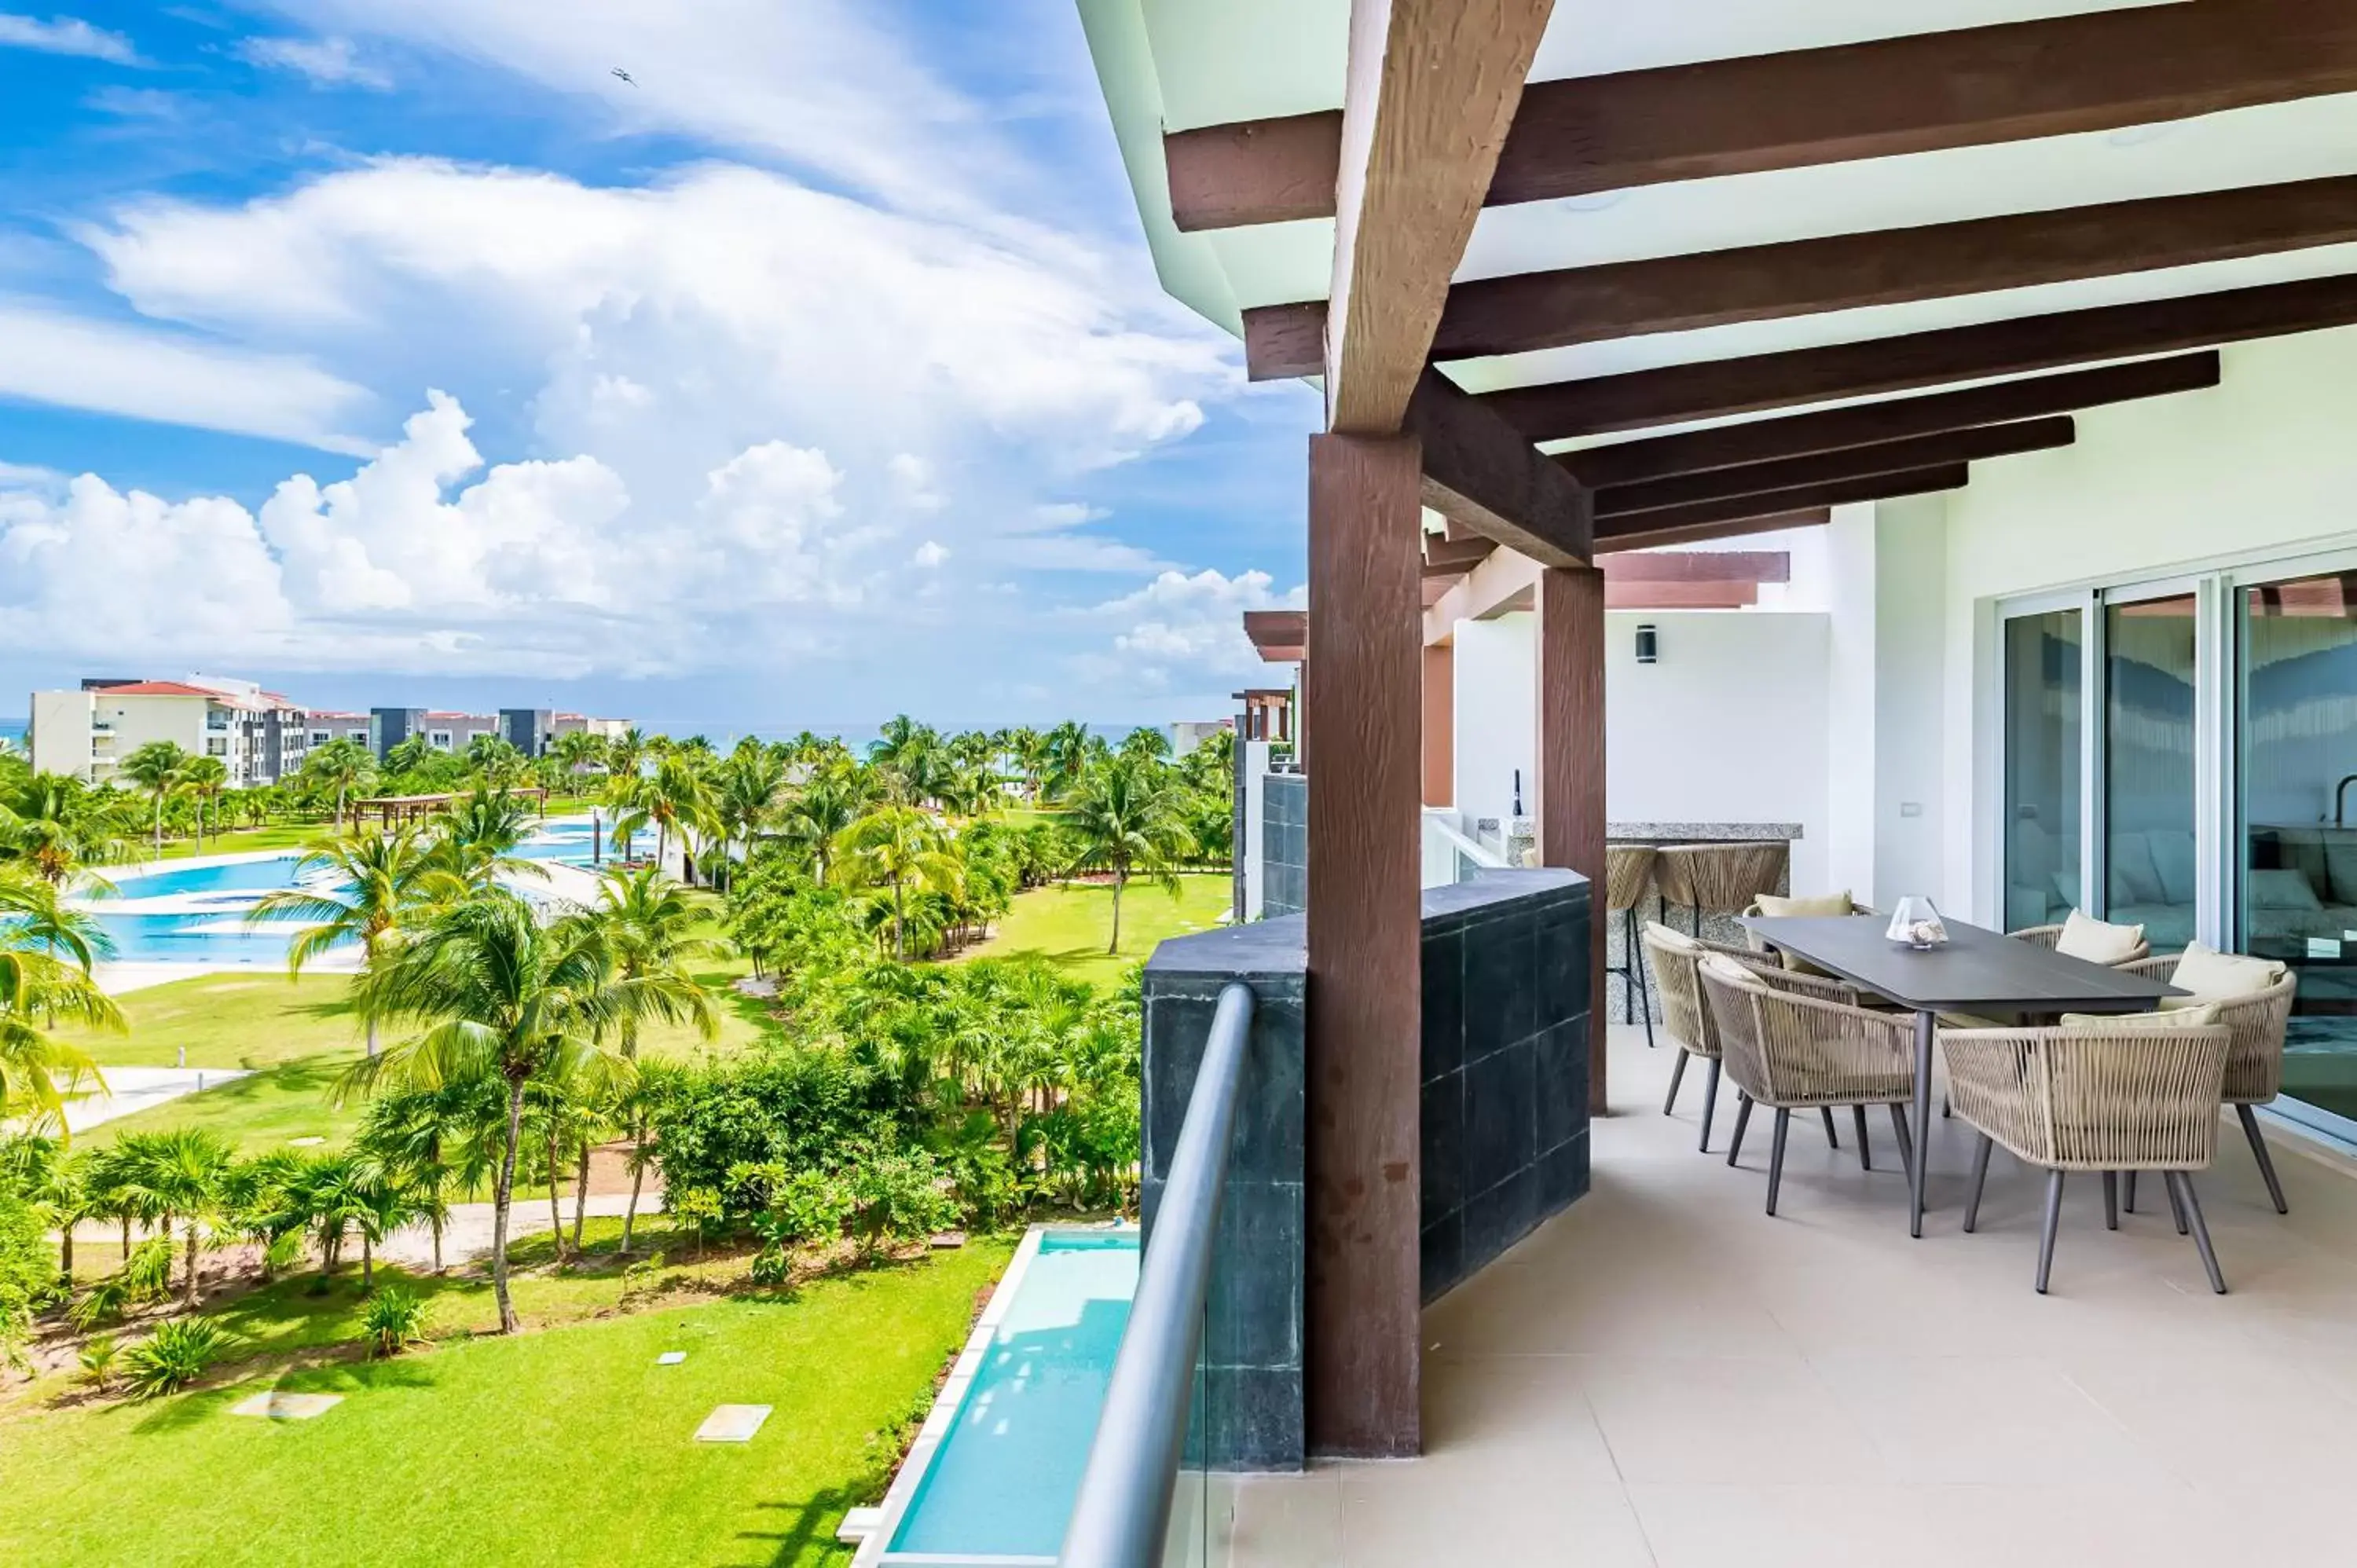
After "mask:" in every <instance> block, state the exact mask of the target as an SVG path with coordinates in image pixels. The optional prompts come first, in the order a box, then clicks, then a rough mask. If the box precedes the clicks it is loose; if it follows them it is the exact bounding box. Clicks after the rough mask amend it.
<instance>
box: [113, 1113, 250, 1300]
mask: <svg viewBox="0 0 2357 1568" xmlns="http://www.w3.org/2000/svg"><path fill="white" fill-rule="evenodd" d="M122 1142H123V1144H124V1153H125V1155H126V1165H127V1166H128V1169H127V1171H126V1185H127V1186H128V1187H129V1189H130V1191H131V1194H132V1196H133V1197H135V1199H136V1200H137V1201H138V1202H139V1203H140V1206H141V1207H142V1208H144V1209H145V1211H146V1212H148V1213H151V1214H153V1215H154V1216H155V1217H156V1219H159V1220H160V1221H162V1223H163V1227H164V1230H165V1233H166V1234H167V1235H169V1234H170V1232H171V1229H172V1222H173V1221H174V1220H175V1219H178V1220H180V1221H182V1222H183V1223H184V1224H185V1226H186V1227H187V1240H188V1275H187V1279H186V1281H185V1282H184V1283H183V1285H182V1287H181V1301H182V1305H185V1306H187V1307H188V1308H189V1309H190V1310H191V1311H193V1310H194V1309H195V1307H196V1305H197V1251H198V1248H199V1245H200V1243H201V1241H202V1240H203V1236H204V1227H205V1224H206V1222H207V1221H209V1220H210V1219H213V1218H214V1217H215V1216H217V1215H218V1214H219V1213H220V1212H221V1198H222V1195H223V1191H224V1188H225V1187H226V1184H227V1182H228V1179H229V1172H230V1165H231V1154H230V1146H229V1143H228V1141H227V1140H226V1139H224V1138H223V1137H222V1136H221V1134H220V1133H215V1132H212V1131H211V1130H210V1129H208V1128H202V1127H175V1128H172V1129H170V1130H169V1131H167V1132H162V1133H125V1134H124V1137H123V1140H122Z"/></svg>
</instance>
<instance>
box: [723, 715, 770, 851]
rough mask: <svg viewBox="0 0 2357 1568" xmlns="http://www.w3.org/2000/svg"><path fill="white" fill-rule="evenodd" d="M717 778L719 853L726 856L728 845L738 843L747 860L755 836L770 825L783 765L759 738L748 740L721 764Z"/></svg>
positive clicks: (731, 845)
mask: <svg viewBox="0 0 2357 1568" xmlns="http://www.w3.org/2000/svg"><path fill="white" fill-rule="evenodd" d="M716 778H717V782H718V788H717V789H715V790H714V791H713V799H712V816H713V821H714V823H715V824H716V826H717V828H718V829H719V833H720V848H721V856H722V858H723V859H724V860H726V858H727V853H728V851H729V849H730V848H732V847H733V846H735V845H737V844H740V843H741V844H742V845H744V848H745V858H746V859H748V860H750V859H751V858H752V857H753V840H754V837H755V836H756V835H757V834H758V833H759V832H760V831H761V830H762V829H763V828H765V827H767V826H769V825H770V821H771V819H772V818H774V817H775V816H776V814H777V810H778V802H779V800H780V799H781V798H782V797H783V795H784V794H785V789H786V765H785V764H784V763H782V762H780V760H778V758H777V757H775V756H773V755H772V754H771V753H770V750H769V749H768V748H767V747H766V746H762V745H760V744H759V742H748V744H746V745H743V746H738V747H737V750H736V753H735V754H734V755H733V756H731V757H729V758H728V760H727V761H726V762H724V763H722V764H721V765H720V767H719V768H718V770H717V774H716Z"/></svg>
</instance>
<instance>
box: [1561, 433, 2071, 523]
mask: <svg viewBox="0 0 2357 1568" xmlns="http://www.w3.org/2000/svg"><path fill="white" fill-rule="evenodd" d="M2077 438H2078V431H2077V429H2076V428H2075V427H2074V426H2073V425H2072V422H2071V420H2070V417H2069V416H2068V415H2061V414H2058V415H2056V416H2055V417H2053V418H2051V419H2026V420H2023V421H2021V422H2019V423H2018V424H1981V425H1975V426H1974V427H1972V428H1971V429H1968V430H1951V431H1943V432H1942V433H1940V434H1938V435H1918V436H1915V437H1913V438H1912V439H1910V440H1906V441H1886V442H1882V443H1880V444H1878V445H1876V446H1849V447H1845V448H1843V449H1842V450H1840V451H1838V452H1816V453H1812V454H1811V455H1809V456H1805V457H1788V458H1786V459H1784V460H1783V461H1782V462H1780V463H1747V464H1744V465H1743V466H1742V467H1737V468H1714V469H1712V470H1711V471H1710V472H1708V473H1706V474H1681V475H1679V476H1678V477H1676V478H1668V479H1654V480H1651V481H1649V482H1647V483H1645V484H1641V485H1620V486H1617V487H1615V488H1614V489H1607V490H1598V492H1597V493H1596V521H1597V526H1598V528H1603V527H1605V526H1606V525H1607V521H1608V520H1618V519H1622V518H1629V519H1631V520H1632V521H1636V522H1641V521H1643V515H1642V514H1645V513H1648V512H1654V511H1660V510H1663V509H1664V508H1674V507H1684V506H1687V505H1690V504H1692V503H1694V502H1696V501H1713V500H1726V499H1729V498H1731V497H1735V496H1756V495H1759V494H1760V493H1761V492H1762V491H1768V490H1795V489H1803V488H1804V487H1806V486H1810V485H1828V484H1835V483H1837V482H1839V481H1841V480H1845V479H1867V478H1874V477H1875V476H1876V475H1878V474H1906V473H1913V472H1916V471H1918V470H1921V469H1925V468H1936V467H1943V466H1944V465H1946V464H1950V463H1970V462H1975V461H1977V460H1979V459H1981V458H1984V457H2011V456H2018V455H2019V454H2021V453H2025V452H2050V451H2052V450H2053V449H2055V448H2056V447H2059V446H2070V445H2071V443H2072V441H2074V440H2076V439H2077Z"/></svg>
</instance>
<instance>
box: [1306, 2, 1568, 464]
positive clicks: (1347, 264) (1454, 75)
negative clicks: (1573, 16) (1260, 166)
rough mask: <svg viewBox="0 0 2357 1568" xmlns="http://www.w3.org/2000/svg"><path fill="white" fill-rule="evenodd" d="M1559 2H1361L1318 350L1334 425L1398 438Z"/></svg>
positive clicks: (1355, 18)
mask: <svg viewBox="0 0 2357 1568" xmlns="http://www.w3.org/2000/svg"><path fill="white" fill-rule="evenodd" d="M1554 8H1555V0H1351V47H1350V60H1349V67H1348V72H1347V75H1346V78H1345V81H1344V86H1343V98H1342V104H1343V107H1342V119H1341V143H1340V149H1341V150H1340V158H1339V162H1338V163H1337V168H1338V169H1339V171H1340V172H1339V173H1338V174H1337V176H1336V177H1335V179H1334V182H1333V187H1334V267H1333V274H1332V278H1331V280H1330V282H1329V285H1328V288H1327V297H1328V298H1329V300H1331V301H1332V302H1333V305H1332V309H1331V310H1330V311H1329V312H1328V313H1327V317H1326V320H1324V321H1323V322H1321V323H1320V333H1319V342H1318V355H1317V360H1316V364H1317V368H1318V371H1323V372H1324V374H1325V377H1326V426H1327V428H1328V429H1329V430H1331V431H1335V432H1337V433H1341V434H1349V435H1391V434H1392V433H1394V431H1396V430H1398V429H1399V427H1400V422H1401V421H1402V420H1403V419H1404V418H1405V416H1406V413H1407V406H1408V400H1409V399H1410V398H1411V397H1413V396H1414V395H1415V385H1416V378H1417V377H1418V376H1419V375H1420V374H1421V373H1422V371H1423V370H1424V365H1425V361H1426V359H1427V358H1428V357H1429V351H1430V349H1431V347H1432V334H1433V329H1434V328H1437V326H1438V325H1439V323H1440V312H1441V307H1442V306H1443V305H1444V304H1445V303H1446V302H1447V300H1448V280H1449V277H1450V276H1451V274H1454V273H1455V272H1456V271H1457V263H1458V261H1459V260H1460V259H1461V258H1462V257H1463V256H1464V254H1465V243H1466V242H1467V241H1468V240H1469V239H1470V238H1472V234H1473V222H1474V220H1475V219H1477V218H1479V217H1480V215H1481V199H1482V195H1483V193H1484V192H1486V191H1487V190H1488V189H1489V188H1490V178H1491V175H1492V174H1493V173H1494V172H1495V171H1496V169H1497V165H1498V152H1499V149H1500V148H1501V147H1502V146H1503V145H1505V140H1506V130H1507V127H1508V126H1509V125H1511V124H1512V123H1513V118H1514V107H1515V105H1516V104H1517V103H1519V102H1521V101H1522V96H1523V81H1524V79H1525V78H1527V77H1528V76H1529V74H1530V68H1531V59H1532V57H1533V56H1534V55H1535V54H1536V53H1537V52H1538V47H1539V38H1540V35H1541V34H1543V33H1544V32H1545V31H1546V23H1547V16H1548V15H1549V14H1550V13H1551V12H1552V11H1553V10H1554ZM1303 373H1305V374H1308V373H1313V372H1303Z"/></svg>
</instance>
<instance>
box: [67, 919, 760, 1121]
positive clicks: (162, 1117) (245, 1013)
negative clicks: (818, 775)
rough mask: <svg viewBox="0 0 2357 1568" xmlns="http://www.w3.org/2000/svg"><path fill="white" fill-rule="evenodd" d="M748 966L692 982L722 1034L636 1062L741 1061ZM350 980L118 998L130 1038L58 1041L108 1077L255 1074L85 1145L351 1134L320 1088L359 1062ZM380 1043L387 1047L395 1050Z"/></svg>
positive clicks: (224, 980)
mask: <svg viewBox="0 0 2357 1568" xmlns="http://www.w3.org/2000/svg"><path fill="white" fill-rule="evenodd" d="M749 968H750V965H749V964H748V963H747V962H746V961H744V960H742V959H739V958H737V957H735V956H733V955H724V956H720V957H716V958H713V959H710V960H707V961H705V962H704V963H702V964H699V965H698V966H697V973H698V977H699V978H700V979H702V980H703V981H704V982H705V983H706V984H707V985H709V986H711V987H712V988H713V993H714V994H713V1002H714V1004H715V1007H716V1011H717V1012H718V1014H719V1019H720V1035H719V1037H718V1039H717V1040H716V1041H714V1042H712V1043H710V1044H707V1043H706V1042H705V1040H704V1039H703V1038H702V1037H700V1036H698V1035H697V1034H696V1033H695V1031H694V1029H692V1028H689V1027H687V1026H684V1025H677V1024H659V1025H654V1026H650V1027H649V1028H648V1029H647V1030H646V1031H645V1033H644V1034H643V1035H641V1036H640V1045H639V1048H640V1052H641V1053H642V1054H643V1055H646V1056H650V1057H659V1058H674V1059H688V1058H693V1057H694V1056H696V1055H697V1054H699V1053H703V1052H706V1051H709V1052H713V1053H716V1054H725V1053H726V1052H730V1051H735V1050H740V1049H742V1048H744V1047H746V1046H748V1045H749V1044H751V1043H752V1042H753V1041H755V1040H757V1039H759V1037H760V1036H761V1034H762V1033H763V1029H764V1026H765V1021H766V1016H767V1015H766V1013H765V1011H764V1006H763V1004H761V1003H759V1002H757V1001H754V1000H752V999H751V998H748V997H744V996H739V995H737V993H735V992H733V991H731V990H729V989H728V983H729V981H731V980H733V979H735V978H736V977H737V976H738V975H741V974H744V973H746V972H748V969H749ZM350 985H351V981H350V976H347V975H341V974H302V975H297V976H296V977H294V978H293V979H289V978H288V977H287V976H286V974H285V972H284V971H281V970H257V971H251V972H240V973H235V974H214V975H206V976H203V977H200V978H199V979H195V980H181V981H175V982H173V983H171V984H169V985H157V986H153V987H150V988H149V989H147V990H145V991H135V992H133V993H131V994H130V995H128V996H125V997H124V998H123V999H122V1005H123V1012H124V1018H125V1019H126V1021H127V1022H128V1023H129V1025H130V1032H129V1033H128V1034H123V1035H109V1034H99V1033H94V1032H89V1031H60V1032H61V1033H63V1034H65V1035H66V1036H67V1037H68V1038H70V1040H71V1041H72V1042H73V1043H74V1044H75V1045H77V1046H80V1047H81V1048H82V1049H83V1050H85V1051H87V1052H89V1053H90V1055H91V1057H93V1058H96V1059H97V1061H98V1063H99V1066H100V1067H101V1068H102V1069H104V1068H108V1067H172V1066H175V1065H178V1056H177V1053H178V1050H179V1048H180V1047H186V1048H187V1050H188V1062H187V1065H188V1066H189V1067H191V1068H242V1069H248V1070H251V1071H253V1073H254V1076H253V1077H252V1078H245V1079H237V1080H236V1081H234V1082H231V1083H226V1084H222V1085H221V1086H220V1087H219V1088H214V1089H207V1090H204V1091H203V1092H202V1093H200V1094H190V1095H184V1096H182V1097H181V1098H179V1099H178V1100H174V1101H167V1102H166V1103H164V1104H162V1105H158V1106H155V1107H153V1108H151V1109H149V1110H146V1111H142V1112H137V1113H136V1114H134V1115H131V1116H125V1117H123V1118H121V1119H119V1120H117V1121H113V1122H107V1123H105V1124H104V1125H103V1126H100V1127H96V1128H93V1129H91V1132H90V1133H88V1134H86V1136H87V1138H88V1140H89V1141H90V1142H91V1144H93V1145H99V1144H106V1143H108V1142H111V1141H112V1140H113V1139H115V1138H118V1137H120V1136H122V1135H123V1134H124V1133H126V1132H155V1131H158V1130H161V1129H163V1128H167V1127H178V1126H188V1125H201V1126H206V1127H210V1128H211V1129H213V1130H214V1131H215V1132H218V1133H221V1135H222V1136H223V1137H225V1138H227V1139H228V1140H229V1141H230V1142H231V1144H233V1145H234V1146H235V1147H236V1148H237V1149H238V1151H239V1152H240V1153H242V1154H259V1153H262V1152H264V1151H265V1150H269V1149H278V1148H285V1146H286V1145H287V1143H288V1141H289V1140H291V1139H295V1138H305V1137H325V1138H327V1139H328V1140H329V1141H330V1142H334V1141H337V1140H339V1139H340V1138H341V1137H342V1136H343V1135H344V1134H345V1133H349V1132H350V1130H351V1128H352V1127H353V1126H354V1125H356V1124H357V1122H359V1119H360V1107H359V1105H358V1104H357V1103H354V1104H347V1105H344V1106H342V1107H334V1106H331V1105H329V1103H328V1086H329V1085H330V1084H331V1083H332V1082H333V1080H334V1079H335V1077H336V1075H337V1074H338V1073H339V1072H341V1071H342V1070H343V1069H344V1068H345V1067H346V1066H348V1065H349V1064H350V1062H351V1061H352V1060H353V1059H354V1058H358V1057H359V1056H360V1055H361V1049H362V1040H363V1035H362V1031H361V1025H360V1021H359V1020H358V1019H357V1018H355V1017H353V1016H352V1014H351V1011H350V1006H349V1005H348V1004H347V1000H346V999H347V996H348V994H349V993H350ZM399 1037H400V1036H399V1035H397V1034H388V1035H387V1036H385V1038H386V1040H387V1042H388V1043H390V1042H391V1041H393V1040H395V1039H398V1038H399Z"/></svg>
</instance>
